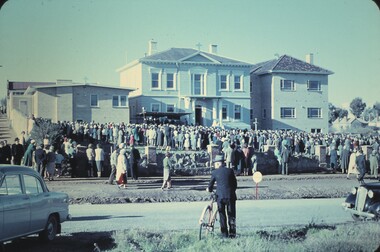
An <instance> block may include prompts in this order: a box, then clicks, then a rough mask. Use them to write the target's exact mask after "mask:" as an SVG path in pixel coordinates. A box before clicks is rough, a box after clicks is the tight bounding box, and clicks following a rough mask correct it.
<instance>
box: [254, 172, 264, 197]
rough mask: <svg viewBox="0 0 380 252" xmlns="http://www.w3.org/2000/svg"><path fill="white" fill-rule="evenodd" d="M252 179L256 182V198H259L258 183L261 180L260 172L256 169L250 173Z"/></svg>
mask: <svg viewBox="0 0 380 252" xmlns="http://www.w3.org/2000/svg"><path fill="white" fill-rule="evenodd" d="M252 179H253V181H254V182H255V183H256V199H259V183H260V182H261V180H263V175H262V174H261V172H259V171H257V172H255V173H253V175H252Z"/></svg>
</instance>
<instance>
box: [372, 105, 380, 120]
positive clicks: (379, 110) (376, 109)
mask: <svg viewBox="0 0 380 252" xmlns="http://www.w3.org/2000/svg"><path fill="white" fill-rule="evenodd" d="M373 110H374V113H375V114H374V116H375V117H378V116H379V115H380V102H376V103H375V104H374V105H373Z"/></svg>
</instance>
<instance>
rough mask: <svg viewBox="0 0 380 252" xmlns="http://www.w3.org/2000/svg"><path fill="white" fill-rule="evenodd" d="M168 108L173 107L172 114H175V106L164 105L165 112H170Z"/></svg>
mask: <svg viewBox="0 0 380 252" xmlns="http://www.w3.org/2000/svg"><path fill="white" fill-rule="evenodd" d="M169 107H173V111H172V112H175V104H166V112H171V111H169V110H168V108H169Z"/></svg>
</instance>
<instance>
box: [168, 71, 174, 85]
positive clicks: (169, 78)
mask: <svg viewBox="0 0 380 252" xmlns="http://www.w3.org/2000/svg"><path fill="white" fill-rule="evenodd" d="M166 88H167V89H173V88H174V74H172V73H168V74H166Z"/></svg>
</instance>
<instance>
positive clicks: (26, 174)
mask: <svg viewBox="0 0 380 252" xmlns="http://www.w3.org/2000/svg"><path fill="white" fill-rule="evenodd" d="M67 219H70V215H69V197H68V195H67V194H66V193H59V192H50V191H49V190H48V188H47V186H46V184H45V182H44V180H43V178H42V177H41V176H40V174H39V173H38V172H36V171H34V170H33V169H31V168H29V167H24V166H14V165H0V245H1V243H3V242H5V241H10V240H13V239H15V238H19V237H23V236H28V235H31V234H36V233H38V234H39V237H40V238H41V239H42V240H44V241H51V240H53V239H54V238H55V236H56V234H58V233H60V232H61V223H62V222H64V221H65V220H67Z"/></svg>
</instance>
